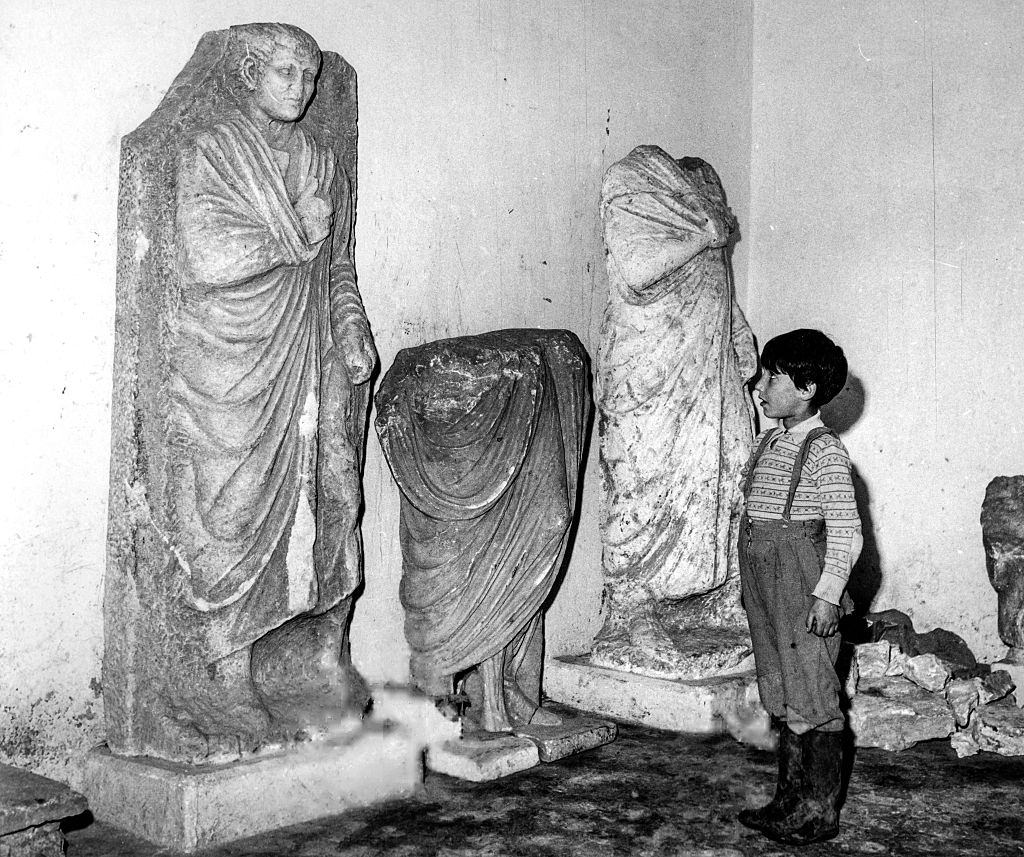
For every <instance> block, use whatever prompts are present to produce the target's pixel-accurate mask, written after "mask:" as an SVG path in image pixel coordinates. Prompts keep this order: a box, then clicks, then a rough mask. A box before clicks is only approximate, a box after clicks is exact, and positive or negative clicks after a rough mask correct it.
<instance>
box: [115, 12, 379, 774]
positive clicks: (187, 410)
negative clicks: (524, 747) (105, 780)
mask: <svg viewBox="0 0 1024 857" xmlns="http://www.w3.org/2000/svg"><path fill="white" fill-rule="evenodd" d="M270 60H273V63H271V62H270ZM286 66H287V68H288V70H289V71H290V72H291V76H290V78H289V79H290V81H291V82H288V83H285V82H284V78H283V73H282V74H279V73H278V71H277V70H276V69H278V68H284V67H286ZM320 66H321V56H320V52H319V49H318V48H317V47H316V45H315V43H314V42H313V40H312V39H311V38H310V37H309V36H308V35H307V34H305V33H303V32H302V31H301V30H298V29H297V28H287V27H282V26H281V25H243V26H239V27H232V28H231V29H230V30H220V31H217V32H212V33H207V34H206V35H205V36H204V37H203V38H202V40H201V41H200V43H199V45H198V47H197V48H196V52H195V54H194V55H193V57H192V59H191V60H189V62H188V64H187V65H186V66H185V68H184V69H183V70H182V72H181V73H180V74H179V76H178V77H177V79H176V80H175V81H174V83H173V85H172V86H171V88H170V89H169V91H168V93H167V95H166V96H165V97H164V99H163V101H162V102H161V104H160V106H159V107H158V108H157V110H156V111H155V112H154V113H153V115H152V116H151V117H150V118H149V119H147V120H146V121H145V122H144V123H143V124H142V125H141V126H140V127H139V128H138V129H137V130H135V131H134V132H132V133H131V134H129V135H128V136H126V137H125V138H124V140H123V141H122V149H121V168H120V197H119V203H118V273H117V316H116V335H115V355H114V391H113V405H112V435H111V436H112V450H111V469H110V502H109V527H108V560H107V573H106V578H105V595H104V622H105V654H104V662H103V691H104V706H105V713H106V724H107V737H108V742H109V745H110V747H111V749H112V750H114V751H115V752H118V753H124V754H129V755H135V754H146V755H150V756H155V757H161V758H165V759H170V760H178V761H194V762H210V761H218V760H225V759H229V758H237V757H239V756H244V755H245V754H246V753H248V752H251V751H254V750H256V749H257V748H258V747H259V746H261V745H263V744H265V743H267V742H274V741H277V740H279V739H280V737H281V736H282V735H286V734H289V733H295V732H298V731H303V730H305V729H307V728H313V729H315V728H319V727H326V726H329V725H330V724H331V723H332V722H335V721H336V720H338V719H339V718H343V717H344V716H345V714H346V713H347V712H349V711H356V712H358V711H359V710H360V709H361V708H362V707H363V705H364V704H365V702H366V699H367V689H366V687H365V684H364V683H363V681H362V679H361V678H360V677H359V675H358V674H357V673H356V672H355V670H354V668H353V667H352V666H351V663H350V660H349V657H348V641H347V634H348V622H349V615H350V611H351V607H352V598H353V593H354V591H355V590H356V588H357V587H358V586H359V584H360V581H361V577H362V559H361V549H360V541H359V533H358V517H359V509H360V504H361V489H360V459H361V455H362V447H363V437H364V423H365V413H366V406H367V397H368V385H367V383H366V382H367V379H368V377H369V375H370V372H371V371H372V368H373V364H374V361H375V359H376V356H375V352H374V349H373V343H372V339H371V337H370V332H369V326H368V323H367V320H366V316H365V313H364V312H363V308H362V304H361V301H360V298H359V293H358V290H357V289H356V285H355V272H354V266H353V261H352V246H353V238H352V234H351V223H352V217H353V199H354V196H353V193H354V179H355V154H356V147H355V141H356V98H355V74H354V72H353V70H352V68H351V67H350V66H349V65H348V64H347V63H346V62H345V61H344V60H343V59H342V58H341V57H339V56H338V55H337V54H334V53H330V52H326V53H324V54H323V56H322V67H320ZM318 67H320V70H319V78H318V79H317V81H316V87H315V93H316V94H315V97H313V81H312V77H311V76H310V75H312V74H314V73H315V72H316V71H317V68H318ZM307 73H308V74H307ZM311 97H312V102H310V98H311Z"/></svg>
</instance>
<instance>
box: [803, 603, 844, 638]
mask: <svg viewBox="0 0 1024 857" xmlns="http://www.w3.org/2000/svg"><path fill="white" fill-rule="evenodd" d="M807 630H808V631H810V632H811V633H812V634H817V635H818V636H819V637H831V636H832V635H833V634H835V632H836V631H838V630H839V608H838V607H836V605H835V604H829V603H828V602H827V601H822V600H821V599H820V598H815V599H814V603H813V604H812V605H811V609H810V610H808V611H807Z"/></svg>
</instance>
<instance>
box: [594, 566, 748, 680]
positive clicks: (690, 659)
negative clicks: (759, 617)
mask: <svg viewBox="0 0 1024 857" xmlns="http://www.w3.org/2000/svg"><path fill="white" fill-rule="evenodd" d="M612 601H613V603H610V604H609V607H608V616H607V619H606V621H605V625H604V628H602V629H601V633H600V634H598V636H597V639H596V640H595V641H594V646H593V649H592V650H591V653H590V663H591V664H592V665H593V666H599V667H606V668H608V669H612V670H623V671H625V672H634V673H639V674H641V675H646V676H653V677H655V678H663V679H687V680H699V679H706V678H712V677H714V676H717V675H724V674H728V673H735V672H742V671H744V670H746V669H752V668H753V662H752V660H751V658H752V655H753V647H752V646H751V643H750V633H749V631H748V630H747V623H746V614H744V613H743V610H742V608H741V607H740V604H739V581H738V580H733V581H730V582H728V583H726V584H725V585H724V586H721V587H719V588H718V589H715V590H712V591H711V592H709V593H707V594H705V595H698V596H693V597H691V598H686V599H680V600H678V601H668V600H666V601H663V602H655V601H653V600H652V601H644V602H640V603H631V604H626V605H617V604H616V603H614V599H612Z"/></svg>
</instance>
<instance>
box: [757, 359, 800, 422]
mask: <svg viewBox="0 0 1024 857" xmlns="http://www.w3.org/2000/svg"><path fill="white" fill-rule="evenodd" d="M754 391H755V392H756V393H757V397H758V398H759V399H760V400H761V409H762V410H763V411H764V415H765V416H766V417H768V418H769V419H772V420H782V422H783V424H784V425H785V426H786V428H789V427H790V426H792V425H795V424H796V423H798V422H801V421H802V420H804V419H806V418H807V417H809V416H811V415H812V414H814V413H815V409H814V408H813V407H812V406H811V399H812V398H813V396H814V392H815V387H814V384H811V385H810V388H809V389H806V390H805V389H802V388H800V387H797V386H796V384H794V383H793V379H792V378H790V377H789V375H787V374H786V373H785V372H771V371H770V370H768V369H765V371H764V373H763V374H762V375H761V378H760V380H759V381H758V382H757V384H756V385H755V387H754Z"/></svg>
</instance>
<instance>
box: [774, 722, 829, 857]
mask: <svg viewBox="0 0 1024 857" xmlns="http://www.w3.org/2000/svg"><path fill="white" fill-rule="evenodd" d="M800 743H801V771H802V779H801V784H800V792H799V795H798V797H797V800H796V801H795V803H794V806H793V809H792V811H791V812H790V813H788V814H787V815H786V816H785V817H784V818H782V819H781V820H779V821H778V822H775V823H770V824H766V825H764V827H762V829H761V832H762V833H764V835H765V836H767V837H768V838H769V839H772V840H774V841H776V842H781V843H782V844H784V845H810V844H811V843H812V842H824V841H826V840H828V839H833V838H835V836H836V835H838V833H839V795H840V792H841V791H842V783H843V733H842V732H823V731H821V730H819V729H812V730H810V731H809V732H806V733H804V734H803V735H801V736H800Z"/></svg>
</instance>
